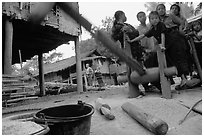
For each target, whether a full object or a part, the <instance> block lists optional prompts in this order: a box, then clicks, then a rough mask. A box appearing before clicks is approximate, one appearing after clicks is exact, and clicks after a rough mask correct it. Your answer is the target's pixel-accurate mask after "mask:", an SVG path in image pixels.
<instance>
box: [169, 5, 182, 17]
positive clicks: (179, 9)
mask: <svg viewBox="0 0 204 137" xmlns="http://www.w3.org/2000/svg"><path fill="white" fill-rule="evenodd" d="M174 6H176V7H177V8H178V12H179V15H180V11H181V8H180V6H179V5H178V4H173V5H171V7H170V10H171V9H172V8H173V7H174Z"/></svg>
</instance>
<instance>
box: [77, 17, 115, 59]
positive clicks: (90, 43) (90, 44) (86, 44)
mask: <svg viewBox="0 0 204 137" xmlns="http://www.w3.org/2000/svg"><path fill="white" fill-rule="evenodd" d="M113 20H114V18H111V17H106V18H105V19H103V20H102V21H101V22H102V25H101V26H100V28H99V29H100V30H104V31H106V32H107V33H108V35H111V29H112V23H113ZM79 45H80V51H81V53H84V52H88V51H91V50H93V49H97V51H98V52H99V53H100V54H101V55H102V56H105V57H107V58H116V56H115V55H113V54H112V53H111V52H110V51H109V49H107V48H106V47H104V46H103V44H101V43H100V42H98V41H95V39H94V38H93V37H92V38H91V39H88V40H85V41H81V42H80V43H79Z"/></svg>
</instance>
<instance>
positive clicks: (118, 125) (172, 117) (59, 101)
mask: <svg viewBox="0 0 204 137" xmlns="http://www.w3.org/2000/svg"><path fill="white" fill-rule="evenodd" d="M172 94H173V97H172V99H164V98H161V94H159V93H147V94H146V96H144V97H142V98H128V87H127V85H125V86H112V87H107V88H106V90H104V91H87V92H84V93H81V94H78V93H76V92H72V93H66V94H60V95H52V96H51V95H50V96H45V97H40V98H38V99H36V100H27V101H25V102H22V103H19V104H18V106H15V107H9V108H4V109H3V110H2V113H3V114H4V113H9V112H13V111H19V110H24V109H43V108H48V107H53V106H60V105H66V104H73V103H74V104H76V103H77V101H78V100H82V101H83V102H86V103H88V104H91V105H93V106H95V104H94V101H95V100H96V99H97V98H99V97H100V98H103V99H104V101H105V102H106V103H108V104H109V105H110V106H111V108H112V112H113V114H114V115H115V119H114V120H112V121H110V120H107V119H105V118H104V117H103V116H102V115H100V114H99V112H97V111H96V110H95V112H94V114H93V115H92V119H91V130H90V134H91V135H152V133H151V132H150V131H148V130H147V129H145V128H144V127H143V126H141V125H140V124H139V123H138V122H137V121H135V120H134V119H132V118H131V117H130V116H129V115H128V114H127V113H126V112H125V111H123V110H122V108H121V106H122V104H123V103H125V102H130V103H132V104H134V105H136V106H137V107H139V108H141V109H143V110H144V111H146V112H148V113H150V114H152V115H154V116H156V117H158V118H160V119H162V120H163V121H165V122H166V123H167V124H168V126H169V129H168V132H167V134H168V135H202V115H200V114H198V113H195V112H191V113H190V114H189V115H188V117H187V119H186V120H185V121H184V123H183V124H182V125H179V124H178V122H179V120H181V119H182V118H183V117H184V116H185V114H186V113H187V112H188V110H189V109H188V108H186V107H184V106H183V105H181V104H180V103H184V104H186V105H188V106H192V105H193V104H194V103H195V102H196V101H198V100H199V99H201V98H202V89H201V88H196V89H193V90H183V91H181V92H180V94H178V93H177V92H173V93H172ZM198 107H200V108H201V109H202V103H201V104H199V106H198Z"/></svg>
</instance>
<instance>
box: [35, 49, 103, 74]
mask: <svg viewBox="0 0 204 137" xmlns="http://www.w3.org/2000/svg"><path fill="white" fill-rule="evenodd" d="M92 54H95V55H96V56H93V57H91V56H90V55H92ZM97 58H106V57H104V56H100V54H99V53H98V52H97V50H96V49H95V50H92V51H88V52H86V53H82V54H81V61H86V60H92V59H97ZM75 64H76V57H75V56H72V57H70V58H66V59H63V60H60V61H57V62H55V63H51V64H45V65H44V74H48V73H51V72H57V71H60V70H64V69H66V68H68V67H71V66H73V65H75ZM37 75H38V72H36V73H35V74H34V76H37Z"/></svg>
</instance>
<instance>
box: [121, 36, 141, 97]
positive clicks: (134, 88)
mask: <svg viewBox="0 0 204 137" xmlns="http://www.w3.org/2000/svg"><path fill="white" fill-rule="evenodd" d="M123 39H124V50H125V52H126V53H127V54H129V55H132V54H131V49H130V44H129V43H127V41H126V34H124V35H123ZM131 72H132V69H131V68H130V67H129V66H128V65H127V78H128V86H129V92H128V94H129V98H134V97H137V96H139V95H140V91H139V88H138V84H134V83H133V82H132V81H131V79H130V75H131Z"/></svg>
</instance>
